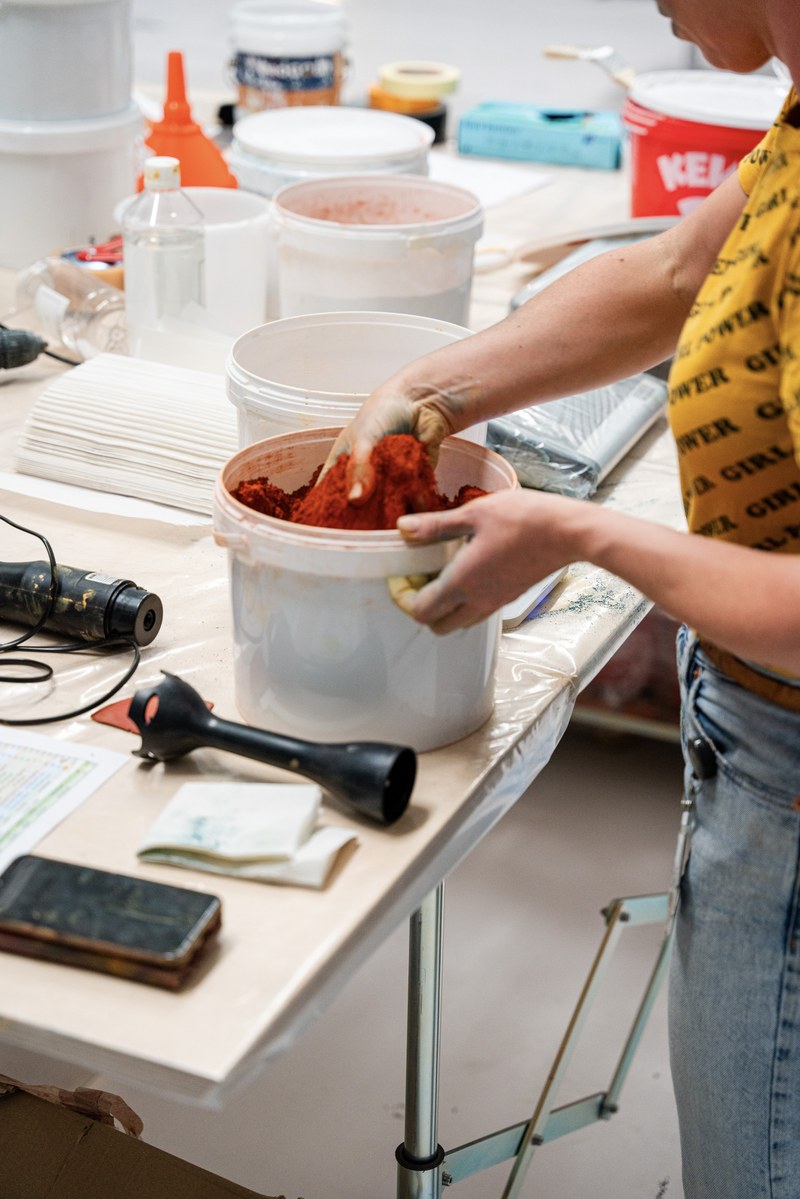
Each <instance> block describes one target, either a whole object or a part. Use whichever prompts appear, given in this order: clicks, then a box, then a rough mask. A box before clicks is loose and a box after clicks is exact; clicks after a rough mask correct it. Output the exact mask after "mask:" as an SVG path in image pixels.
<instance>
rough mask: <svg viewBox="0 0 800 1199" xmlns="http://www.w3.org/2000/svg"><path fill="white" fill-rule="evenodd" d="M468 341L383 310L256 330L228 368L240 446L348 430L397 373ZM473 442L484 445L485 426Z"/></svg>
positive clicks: (452, 330)
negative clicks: (374, 394) (317, 430)
mask: <svg viewBox="0 0 800 1199" xmlns="http://www.w3.org/2000/svg"><path fill="white" fill-rule="evenodd" d="M469 335H470V331H469V329H462V328H461V327H460V326H459V325H451V324H449V323H447V322H445V321H435V320H432V319H431V318H430V317H423V316H410V315H408V314H401V313H380V312H375V313H373V312H341V313H340V312H322V313H316V314H313V315H311V316H292V317H287V318H286V319H285V320H278V321H271V322H270V323H269V324H266V325H262V326H260V327H259V328H258V329H251V330H250V331H249V333H245V335H244V336H243V337H240V338H239V339H238V341H236V342H235V343H234V345H233V349H232V350H231V353H230V356H229V358H228V362H227V367H226V375H227V378H226V390H227V394H228V399H229V400H230V401H231V403H232V404H233V405H234V406H235V407H236V409H237V423H238V430H239V445H240V446H247V445H250V444H251V443H252V442H254V441H261V440H262V439H263V438H265V437H273V436H276V435H277V434H282V433H291V432H297V431H300V430H303V429H311V428H318V427H321V426H326V425H327V426H333V425H337V426H339V427H341V426H343V425H346V424H347V423H348V422H349V421H350V420H352V418H353V417H354V416H355V414H356V413H357V412H358V409H359V408H360V407H361V405H362V404H363V402H364V400H365V399H366V398H367V396H368V395H369V394H370V392H371V391H374V389H375V388H376V387H377V386H378V384H379V383H383V381H384V380H385V379H388V378H389V376H390V375H393V374H394V373H395V371H398V370H399V369H400V367H402V366H406V365H407V363H409V362H412V361H413V360H414V359H415V358H420V357H422V355H423V354H428V353H431V352H432V351H433V350H438V349H441V348H442V347H443V346H446V345H450V344H451V343H452V342H454V341H460V340H461V339H462V338H464V337H469ZM462 436H468V434H462ZM471 436H472V438H473V439H474V440H477V441H484V440H485V436H486V430H485V426H484V425H480V426H475V431H474V432H473V433H472V434H471Z"/></svg>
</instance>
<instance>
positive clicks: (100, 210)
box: [0, 104, 142, 270]
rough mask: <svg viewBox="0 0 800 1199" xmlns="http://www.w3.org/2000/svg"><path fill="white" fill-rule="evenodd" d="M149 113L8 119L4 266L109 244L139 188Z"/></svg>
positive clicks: (134, 109) (2, 171)
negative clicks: (121, 210)
mask: <svg viewBox="0 0 800 1199" xmlns="http://www.w3.org/2000/svg"><path fill="white" fill-rule="evenodd" d="M141 127H142V114H141V112H140V110H139V108H138V106H137V105H135V104H133V105H130V106H129V107H128V108H127V109H126V110H125V112H122V113H119V114H117V115H116V116H110V117H96V118H93V119H91V120H85V121H4V120H0V178H2V180H3V186H2V187H0V266H3V267H11V268H13V269H15V270H20V269H22V268H23V267H26V266H28V265H29V264H30V263H31V262H34V261H35V260H36V259H37V258H43V257H44V256H45V255H46V254H53V253H56V252H58V251H59V250H61V249H63V248H65V247H70V246H76V245H86V244H87V243H88V242H90V241H98V242H102V241H105V240H106V239H107V238H108V236H109V235H110V234H111V233H112V232H113V229H112V213H113V211H114V206H115V204H116V203H117V201H118V200H119V199H120V197H122V196H128V195H130V194H131V192H133V191H134V189H135V186H136V175H137V169H138V162H137V154H136V147H137V139H138V138H139V135H140V132H141Z"/></svg>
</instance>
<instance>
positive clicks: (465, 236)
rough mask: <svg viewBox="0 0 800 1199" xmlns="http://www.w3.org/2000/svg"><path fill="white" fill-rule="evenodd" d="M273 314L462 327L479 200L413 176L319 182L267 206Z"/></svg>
mask: <svg viewBox="0 0 800 1199" xmlns="http://www.w3.org/2000/svg"><path fill="white" fill-rule="evenodd" d="M272 212H273V222H274V227H275V239H276V245H277V257H278V295H279V301H278V311H279V313H280V315H281V316H300V315H302V314H304V313H310V312H331V311H337V310H338V311H347V310H350V311H355V310H358V311H378V312H410V313H413V314H415V315H417V316H430V317H435V318H437V319H439V320H444V321H451V322H453V323H454V324H457V325H466V324H467V322H468V320H469V300H470V291H471V287H472V259H473V252H474V248H475V242H476V241H477V240H478V238H479V237H480V235H481V232H482V230H483V210H482V208H481V205H480V201H479V200H478V197H477V196H476V195H474V194H473V193H472V192H470V191H466V190H465V189H464V188H462V187H454V186H453V185H452V184H450V183H439V182H437V181H435V180H433V179H425V178H418V177H414V176H411V175H404V176H401V175H391V176H382V177H377V176H370V175H360V176H349V177H346V178H328V179H316V180H311V181H309V182H306V183H294V184H291V185H290V186H289V187H285V188H282V189H281V190H280V191H279V192H278V193H277V195H276V196H275V197H274V199H273V210H272Z"/></svg>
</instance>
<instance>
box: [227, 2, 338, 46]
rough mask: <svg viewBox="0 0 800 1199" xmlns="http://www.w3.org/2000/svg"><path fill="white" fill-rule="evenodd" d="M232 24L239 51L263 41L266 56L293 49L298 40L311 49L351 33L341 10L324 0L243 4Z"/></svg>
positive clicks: (235, 10)
mask: <svg viewBox="0 0 800 1199" xmlns="http://www.w3.org/2000/svg"><path fill="white" fill-rule="evenodd" d="M231 24H232V26H233V36H234V40H235V41H236V46H237V49H240V48H241V46H240V43H243V42H248V41H249V40H251V39H253V38H255V39H257V40H259V41H263V43H264V47H263V49H264V52H265V53H266V52H267V51H270V52H273V53H278V52H280V50H282V49H283V50H288V49H293V48H295V43H297V42H298V39H299V40H301V41H303V42H308V44H309V46H310V47H313V45H314V44H316V42H317V41H319V39H322V40H325V39H330V38H334V39H336V41H340V40H342V39H343V38H344V35H345V33H346V32H347V29H348V21H347V18H346V16H345V14H344V12H343V11H342V9H341V8H338V7H336V6H335V5H333V4H329V3H323V2H322V0H292V2H291V3H281V2H280V0H268V2H265V0H240V3H238V4H235V5H234V6H233V9H232V10H231ZM301 48H302V47H301Z"/></svg>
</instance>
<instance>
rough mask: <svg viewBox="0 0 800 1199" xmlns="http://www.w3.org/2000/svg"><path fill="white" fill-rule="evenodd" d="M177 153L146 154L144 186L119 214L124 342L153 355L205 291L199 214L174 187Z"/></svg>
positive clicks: (190, 319)
mask: <svg viewBox="0 0 800 1199" xmlns="http://www.w3.org/2000/svg"><path fill="white" fill-rule="evenodd" d="M180 178H181V176H180V164H179V162H178V160H177V158H159V157H156V158H149V159H148V160H147V162H146V163H145V170H144V183H145V190H144V192H143V193H142V195H140V196H139V197H138V199H136V200H135V201H134V202H133V203H132V204H131V205H129V206H128V208H126V209H125V212H124V213H123V217H122V236H123V243H124V260H125V307H126V310H127V315H128V347H129V351H130V353H131V354H132V355H133V357H135V358H151V357H155V358H156V360H157V361H161V360H162V359H161V355H160V352H159V348H160V347H161V345H162V344H163V343H164V342H165V341H169V340H171V339H173V338H175V337H176V335H177V336H178V337H180V336H181V335H185V334H187V332H189V331H190V330H191V328H192V326H193V325H195V324H196V323H197V321H198V317H199V315H200V313H201V312H202V309H203V300H204V296H205V284H204V263H205V240H204V233H203V214H202V212H201V211H200V209H199V208H198V207H197V205H196V204H195V203H194V202H193V201H192V200H190V199H189V197H188V196H187V195H186V193H185V192H183V191H182V190H181V187H180Z"/></svg>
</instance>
